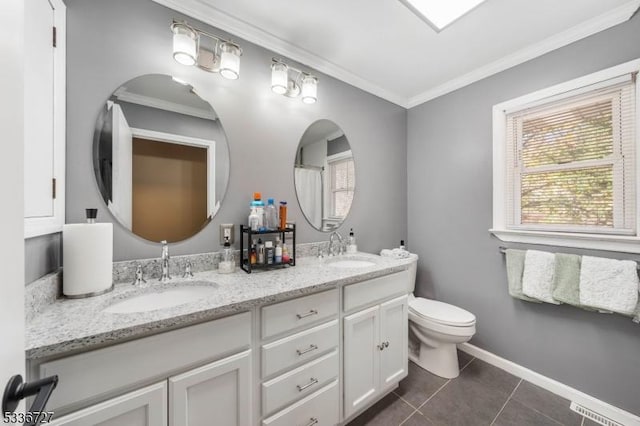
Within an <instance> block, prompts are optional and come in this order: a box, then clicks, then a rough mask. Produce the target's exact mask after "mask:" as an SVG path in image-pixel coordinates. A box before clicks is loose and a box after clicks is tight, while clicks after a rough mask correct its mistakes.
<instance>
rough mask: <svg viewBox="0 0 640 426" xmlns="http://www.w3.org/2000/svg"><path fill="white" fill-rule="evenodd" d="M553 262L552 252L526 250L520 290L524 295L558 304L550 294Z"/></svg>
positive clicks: (551, 290)
mask: <svg viewBox="0 0 640 426" xmlns="http://www.w3.org/2000/svg"><path fill="white" fill-rule="evenodd" d="M555 262H556V261H555V255H554V254H553V253H548V252H546V251H538V250H527V253H526V254H525V256H524V272H523V273H522V292H523V293H524V294H525V296H529V297H532V298H534V299H538V300H540V301H542V302H547V303H553V304H555V305H559V304H560V302H558V301H557V300H555V299H554V298H553V295H552V292H553V288H552V287H553V271H554V268H555Z"/></svg>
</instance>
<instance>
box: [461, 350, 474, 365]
mask: <svg viewBox="0 0 640 426" xmlns="http://www.w3.org/2000/svg"><path fill="white" fill-rule="evenodd" d="M472 359H473V357H472V356H471V355H469V354H468V353H466V352H462V351H461V350H458V364H459V365H460V368H464V366H465V365H467V364H469V362H471V360H472Z"/></svg>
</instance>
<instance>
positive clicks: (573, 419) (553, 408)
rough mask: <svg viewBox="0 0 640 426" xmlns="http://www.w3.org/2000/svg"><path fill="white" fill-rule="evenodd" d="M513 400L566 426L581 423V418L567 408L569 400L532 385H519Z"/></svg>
mask: <svg viewBox="0 0 640 426" xmlns="http://www.w3.org/2000/svg"><path fill="white" fill-rule="evenodd" d="M513 399H515V400H516V401H518V402H520V403H521V404H523V405H526V406H527V407H529V408H533V409H534V410H537V411H539V412H541V413H542V414H544V415H546V416H548V417H551V418H552V419H554V420H556V421H558V422H560V423H562V424H565V425H567V426H579V425H580V423H581V422H582V416H581V415H579V414H578V413H576V412H574V411H571V409H570V408H569V406H570V405H571V402H570V401H569V400H567V399H564V398H562V397H559V396H558V395H555V394H553V393H551V392H549V391H547V390H545V389H542V388H541V387H539V386H536V385H534V384H532V383H529V382H526V381H523V382H522V383H520V386H518V389H517V390H516V392H515V393H514V394H513Z"/></svg>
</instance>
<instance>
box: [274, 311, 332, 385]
mask: <svg viewBox="0 0 640 426" xmlns="http://www.w3.org/2000/svg"><path fill="white" fill-rule="evenodd" d="M338 333H339V331H338V320H333V321H330V322H328V323H326V324H322V325H319V326H317V327H314V328H312V329H310V330H305V331H301V332H300V333H296V334H294V335H292V336H288V337H285V338H284V339H280V340H277V341H275V342H273V343H269V344H268V345H263V346H262V377H267V376H270V375H271V374H274V373H277V372H278V371H282V370H284V369H287V368H290V367H293V366H294V365H297V364H300V363H302V362H305V361H307V360H309V359H311V358H314V357H316V356H318V355H319V354H322V353H323V352H326V351H328V350H329V349H332V348H335V347H337V346H338V340H339V334H338Z"/></svg>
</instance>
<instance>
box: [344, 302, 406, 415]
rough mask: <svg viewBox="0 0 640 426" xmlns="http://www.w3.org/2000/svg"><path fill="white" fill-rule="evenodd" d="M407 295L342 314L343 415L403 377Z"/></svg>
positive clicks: (356, 409) (364, 403)
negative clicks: (348, 313)
mask: <svg viewBox="0 0 640 426" xmlns="http://www.w3.org/2000/svg"><path fill="white" fill-rule="evenodd" d="M407 321H408V301H407V296H406V295H404V296H401V297H398V298H396V299H392V300H390V301H387V302H384V303H381V304H379V305H375V306H372V307H370V308H367V309H364V310H362V311H359V312H356V313H354V314H351V315H348V316H345V317H344V349H343V352H344V417H345V418H349V417H350V416H352V415H353V414H355V413H356V412H358V411H360V410H361V409H362V408H364V407H366V406H368V405H369V404H370V403H371V402H373V401H374V400H376V399H378V398H379V397H380V396H381V395H382V393H383V392H385V391H387V390H388V389H389V388H390V387H393V386H395V385H396V384H397V383H398V382H399V381H400V380H401V379H402V378H404V377H406V375H407V369H408V357H407V345H408V324H407Z"/></svg>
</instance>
